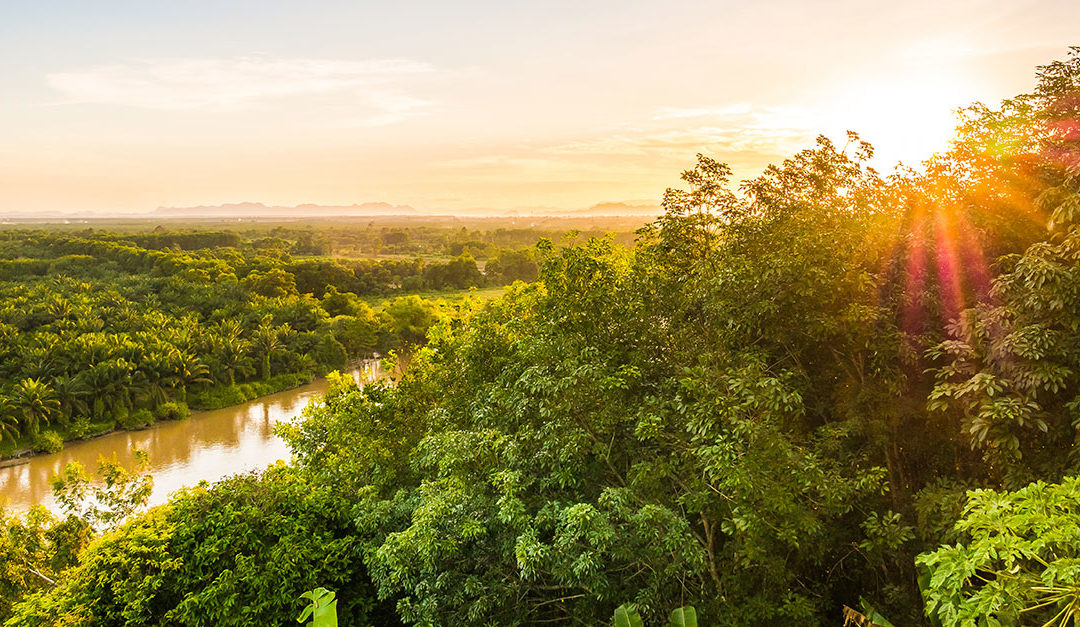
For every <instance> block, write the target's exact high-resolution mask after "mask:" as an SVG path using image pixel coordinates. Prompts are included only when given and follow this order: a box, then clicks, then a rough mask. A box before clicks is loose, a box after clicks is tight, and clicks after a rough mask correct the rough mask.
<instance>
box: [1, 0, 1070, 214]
mask: <svg viewBox="0 0 1080 627" xmlns="http://www.w3.org/2000/svg"><path fill="white" fill-rule="evenodd" d="M1070 44H1080V2H1078V1H1077V0H1057V1H1045V2H1042V1H1017V0H1011V1H999V0H985V1H971V0H955V1H951V2H941V1H940V0H937V1H934V2H924V1H922V0H919V1H914V2H903V3H896V2H889V3H886V2H875V1H867V0H861V1H858V2H856V1H847V0H845V1H828V2H816V1H815V2H811V1H809V0H804V1H799V2H796V1H765V0H763V1H757V2H734V1H726V0H712V1H709V2H682V1H670V2H633V1H628V0H623V1H621V2H614V1H607V0H596V1H589V2H581V1H580V0H578V1H577V2H561V1H560V2H551V1H543V0H537V1H536V2H531V3H511V2H494V1H490V2H475V1H474V2H454V3H450V2H411V1H404V0H403V1H401V2H395V3H392V6H391V3H383V2H355V1H352V2H345V1H334V2H331V1H326V0H308V1H305V2H297V1H286V0H236V1H232V2H217V1H215V2H209V1H205V0H191V1H187V2H182V3H180V2H163V1H153V0H143V1H135V0H130V1H106V2H94V3H87V2H83V1H81V0H70V1H66V2H49V1H38V2H28V1H23V0H17V1H12V2H5V3H3V4H2V5H0V51H2V52H0V94H2V97H0V215H2V214H11V213H16V212H17V213H26V212H40V211H65V212H99V213H116V212H140V211H150V210H153V209H154V208H156V207H158V206H187V205H203V204H219V203H231V202H243V201H252V202H264V203H266V204H279V205H294V204H299V203H306V202H312V203H320V204H332V205H343V204H352V203H362V202H369V201H385V202H390V203H394V204H410V205H412V206H414V207H417V208H421V209H429V210H438V211H446V212H452V211H453V210H456V209H464V208H478V207H483V208H490V209H492V210H495V211H501V210H507V209H513V208H532V207H551V208H560V209H577V208H584V207H587V206H590V205H592V204H595V203H600V202H609V201H639V202H656V201H657V200H658V198H659V197H660V196H661V194H662V192H663V189H664V188H665V187H667V186H670V185H675V184H677V183H678V174H679V172H680V171H681V170H682V169H685V168H687V167H690V166H691V165H692V164H693V161H694V155H695V153H697V152H704V153H706V154H709V155H710V156H713V157H716V158H718V159H720V160H722V161H726V162H728V163H730V164H731V165H732V167H733V168H734V169H735V171H736V174H737V175H738V176H740V177H748V176H753V175H754V174H756V173H757V172H758V171H759V170H760V169H761V167H762V166H764V165H765V164H767V163H769V162H773V161H777V160H779V159H781V158H783V157H784V156H786V155H789V154H790V153H792V152H793V151H795V150H797V149H799V148H801V147H805V146H808V145H809V144H810V143H811V142H812V139H813V137H814V136H815V135H817V134H819V133H825V134H827V135H830V136H834V137H841V136H842V135H843V132H844V131H845V130H846V129H852V130H856V131H858V132H860V133H861V134H862V135H863V137H864V138H865V139H867V140H869V141H871V142H872V143H873V144H874V145H875V146H876V148H877V150H878V161H879V165H880V166H881V167H882V168H885V169H887V168H888V167H889V166H891V165H893V164H895V162H896V161H897V160H903V161H904V162H906V163H910V164H915V163H917V162H918V161H919V160H920V159H922V158H924V157H925V156H927V155H928V154H930V153H931V152H933V151H934V150H937V149H940V148H942V147H944V146H945V144H946V141H947V138H948V134H949V130H950V128H951V125H952V120H953V117H952V115H953V114H952V112H953V110H954V109H955V108H956V107H958V106H961V105H963V104H965V103H968V102H971V101H974V100H982V101H985V102H995V101H997V100H1000V99H1001V98H1004V97H1008V96H1011V95H1015V94H1017V93H1020V92H1023V91H1027V90H1029V89H1030V88H1031V86H1032V83H1033V72H1034V67H1035V66H1036V65H1038V64H1041V63H1046V62H1048V61H1051V60H1053V59H1056V58H1063V57H1064V55H1065V52H1066V48H1067V46H1069V45H1070Z"/></svg>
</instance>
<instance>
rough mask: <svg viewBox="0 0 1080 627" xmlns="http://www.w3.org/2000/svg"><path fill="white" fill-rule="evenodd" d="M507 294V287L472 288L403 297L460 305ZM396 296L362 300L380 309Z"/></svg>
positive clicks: (418, 293)
mask: <svg viewBox="0 0 1080 627" xmlns="http://www.w3.org/2000/svg"><path fill="white" fill-rule="evenodd" d="M505 293H506V287H502V286H500V287H481V288H475V287H471V288H469V289H467V290H425V291H422V292H410V293H408V294H402V296H413V295H416V296H419V297H421V298H426V299H429V300H434V299H439V298H441V299H442V300H445V301H447V302H449V303H460V302H461V301H463V300H465V299H466V298H470V297H475V298H479V299H480V300H491V299H494V298H498V297H500V296H502V295H503V294H505ZM395 297H396V295H394V296H362V297H361V298H360V300H362V301H364V302H365V303H367V304H368V305H370V306H372V307H375V308H376V309H378V308H379V306H380V305H382V304H383V303H385V302H386V301H387V300H390V299H393V298H395Z"/></svg>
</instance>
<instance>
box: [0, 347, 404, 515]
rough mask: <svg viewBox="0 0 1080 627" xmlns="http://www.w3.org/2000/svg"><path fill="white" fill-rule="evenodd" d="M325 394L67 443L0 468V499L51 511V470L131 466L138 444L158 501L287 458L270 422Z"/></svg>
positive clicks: (368, 364)
mask: <svg viewBox="0 0 1080 627" xmlns="http://www.w3.org/2000/svg"><path fill="white" fill-rule="evenodd" d="M352 375H353V377H354V378H355V379H356V381H357V382H358V383H363V382H368V381H374V380H377V379H381V378H384V377H385V376H386V373H384V372H383V370H382V368H381V367H380V366H379V362H378V360H367V361H364V362H362V364H361V366H360V368H358V369H356V370H353V371H352ZM325 391H326V381H325V380H324V379H318V380H316V381H315V382H313V383H311V384H309V385H305V386H302V387H298V388H294V389H291V390H286V391H284V392H278V393H276V394H270V395H268V396H262V397H259V398H257V399H255V400H253V401H249V402H247V403H244V404H243V405H234V406H232V407H226V408H224V409H215V410H210V411H196V412H192V413H191V417H190V418H189V419H187V420H176V421H167V422H159V423H157V424H155V425H154V426H152V427H150V428H149V429H144V430H141V431H115V432H113V433H109V434H107V435H103V436H101V437H98V438H94V439H92V440H84V441H73V442H65V443H64V450H62V451H60V452H59V453H53V454H51V455H35V456H33V457H29V458H27V460H26V462H25V463H20V464H18V465H15V466H9V467H7V468H0V502H3V503H4V504H5V505H6V506H7V507H8V509H9V510H14V511H19V510H25V509H28V508H29V507H30V506H31V505H34V504H37V503H40V504H42V505H45V506H46V507H48V508H49V509H52V510H55V509H56V502H55V500H54V499H53V495H52V488H51V486H50V485H49V477H50V476H51V475H52V474H54V473H56V472H59V471H60V469H62V468H63V467H64V466H65V465H66V464H68V463H69V462H79V463H80V464H82V465H83V467H84V468H86V469H87V470H88V471H91V472H96V470H97V461H98V458H99V457H102V456H105V457H112V456H113V455H114V454H115V455H116V456H117V458H118V459H119V460H120V461H121V463H123V464H124V466H125V467H128V468H130V467H131V466H132V464H133V463H134V460H135V454H134V453H133V451H132V449H140V450H144V451H146V452H147V453H149V455H150V472H151V474H153V476H154V492H153V494H152V495H151V497H150V503H149V504H150V505H158V504H160V503H164V502H165V501H166V500H167V499H168V497H169V494H170V493H172V492H174V491H175V490H178V489H180V488H183V487H187V486H193V485H195V484H197V483H198V482H200V481H203V480H205V481H216V480H218V479H221V478H223V477H226V476H228V475H233V474H237V473H243V472H248V471H251V470H260V469H262V468H265V467H266V466H268V465H270V464H272V463H273V462H275V461H277V460H279V459H285V460H287V459H289V449H288V447H287V446H286V445H285V443H284V442H283V441H282V440H281V439H280V438H278V437H277V436H275V435H274V423H276V422H285V421H290V420H293V419H294V418H297V417H299V416H300V412H301V411H303V409H304V407H305V406H306V405H307V403H308V401H309V400H311V399H312V398H313V397H314V396H316V395H319V394H322V393H323V392H325Z"/></svg>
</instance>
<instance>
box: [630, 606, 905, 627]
mask: <svg viewBox="0 0 1080 627" xmlns="http://www.w3.org/2000/svg"><path fill="white" fill-rule="evenodd" d="M613 621H614V623H615V627H644V625H645V622H644V621H643V620H642V619H641V614H639V613H638V611H637V608H636V607H635V606H634V604H633V603H625V604H623V605H620V606H619V607H617V608H615V616H614V618H613ZM667 624H668V627H697V610H695V609H694V608H693V607H692V606H689V605H688V606H686V607H680V608H676V609H674V610H672V611H671V616H670V617H669V618H668V621H667ZM890 627H891V626H890Z"/></svg>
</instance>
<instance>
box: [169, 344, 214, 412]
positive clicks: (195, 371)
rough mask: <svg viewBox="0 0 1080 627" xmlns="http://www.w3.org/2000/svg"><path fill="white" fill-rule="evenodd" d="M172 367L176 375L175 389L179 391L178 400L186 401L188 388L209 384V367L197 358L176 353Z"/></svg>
mask: <svg viewBox="0 0 1080 627" xmlns="http://www.w3.org/2000/svg"><path fill="white" fill-rule="evenodd" d="M173 363H174V367H175V370H174V372H175V373H176V383H177V384H178V385H176V386H175V389H177V390H179V393H180V400H182V401H186V400H187V388H188V386H191V385H195V384H197V383H211V382H212V381H211V380H210V377H208V376H207V375H209V374H210V367H209V366H207V365H206V364H204V363H203V362H201V361H199V358H198V357H196V356H194V355H191V354H188V353H180V352H177V354H176V357H175V361H174V362H173Z"/></svg>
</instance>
